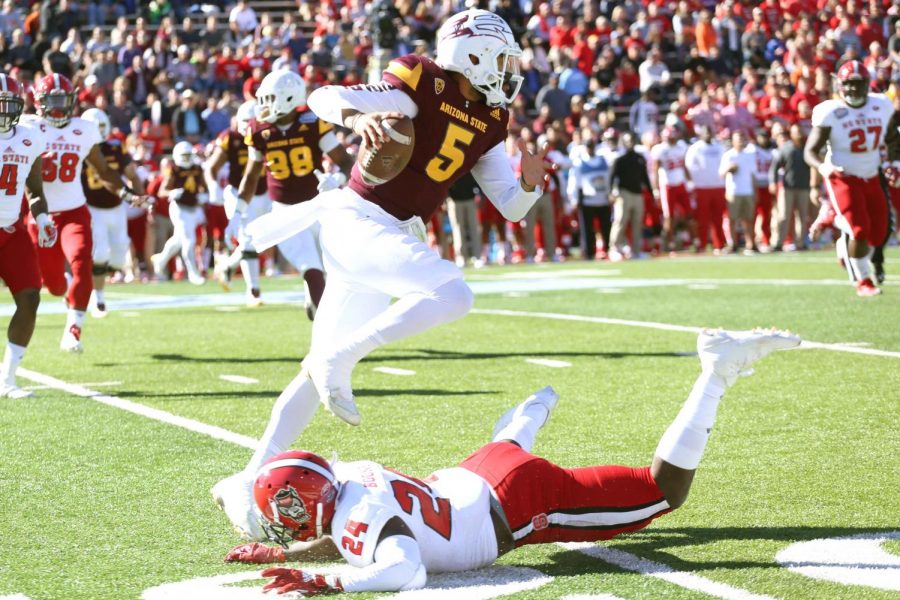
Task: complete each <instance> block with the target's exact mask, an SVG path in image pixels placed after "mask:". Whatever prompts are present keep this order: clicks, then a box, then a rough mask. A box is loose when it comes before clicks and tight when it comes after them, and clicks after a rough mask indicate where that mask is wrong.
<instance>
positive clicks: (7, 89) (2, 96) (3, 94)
mask: <svg viewBox="0 0 900 600" xmlns="http://www.w3.org/2000/svg"><path fill="white" fill-rule="evenodd" d="M24 108H25V100H23V99H22V86H21V85H19V82H18V81H16V80H15V79H13V78H12V77H10V76H9V75H6V74H5V73H0V133H6V132H7V131H9V130H10V129H12V128H13V126H14V125H15V124H16V123H18V122H19V117H21V116H22V110H23V109H24Z"/></svg>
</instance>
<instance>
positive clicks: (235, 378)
mask: <svg viewBox="0 0 900 600" xmlns="http://www.w3.org/2000/svg"><path fill="white" fill-rule="evenodd" d="M219 379H221V380H222V381H229V382H231V383H243V384H244V385H252V384H254V383H259V379H253V378H252V377H244V376H243V375H219Z"/></svg>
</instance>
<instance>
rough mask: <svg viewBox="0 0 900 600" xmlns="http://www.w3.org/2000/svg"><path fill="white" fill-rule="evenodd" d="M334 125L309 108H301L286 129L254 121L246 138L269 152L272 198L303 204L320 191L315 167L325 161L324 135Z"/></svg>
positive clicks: (268, 183)
mask: <svg viewBox="0 0 900 600" xmlns="http://www.w3.org/2000/svg"><path fill="white" fill-rule="evenodd" d="M333 129H334V125H332V124H331V123H328V122H326V121H322V120H321V119H319V117H317V116H316V115H315V114H314V113H313V112H312V111H309V110H304V111H299V112H297V117H296V119H295V120H294V122H293V123H292V124H291V126H290V127H288V128H287V129H284V130H282V129H281V128H279V127H277V126H275V125H272V124H269V123H262V122H258V121H256V120H255V119H254V120H251V121H250V123H249V125H248V126H247V135H246V137H245V138H244V141H245V142H246V143H247V145H248V146H252V147H253V148H256V149H257V150H259V151H260V152H262V153H263V155H264V156H265V161H266V185H267V187H268V189H269V198H271V199H272V200H274V201H275V202H281V203H282V204H299V203H301V202H305V201H306V200H312V199H313V198H315V197H316V196H317V195H318V194H319V191H318V189H317V188H318V186H319V180H318V179H317V178H316V175H315V173H313V171H314V170H316V169H317V168H319V165H321V164H322V148H321V145H322V144H321V141H322V138H323V137H325V136H326V135H327V134H328V133H329V132H331V131H332V130H333ZM329 150H330V148H329Z"/></svg>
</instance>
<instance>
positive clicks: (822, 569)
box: [775, 531, 900, 591]
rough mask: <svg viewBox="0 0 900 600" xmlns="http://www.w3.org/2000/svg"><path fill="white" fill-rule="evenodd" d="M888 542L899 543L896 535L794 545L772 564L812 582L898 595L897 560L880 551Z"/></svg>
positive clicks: (899, 575)
mask: <svg viewBox="0 0 900 600" xmlns="http://www.w3.org/2000/svg"><path fill="white" fill-rule="evenodd" d="M888 540H900V531H892V532H889V533H864V534H862V535H853V536H847V537H836V538H828V539H821V540H809V541H806V542H797V543H794V544H791V545H790V546H788V547H787V548H785V549H784V550H782V551H780V552H779V553H778V554H776V555H775V560H776V561H777V562H778V563H779V564H780V565H781V566H782V567H786V568H787V569H788V570H790V571H793V572H795V573H800V574H801V575H805V576H807V577H812V578H813V579H825V580H827V581H833V582H835V583H842V584H845V585H864V586H868V587H873V588H878V589H881V590H894V591H900V556H897V555H896V554H891V553H890V552H887V551H886V550H885V549H884V547H883V546H882V544H883V543H884V542H886V541H888Z"/></svg>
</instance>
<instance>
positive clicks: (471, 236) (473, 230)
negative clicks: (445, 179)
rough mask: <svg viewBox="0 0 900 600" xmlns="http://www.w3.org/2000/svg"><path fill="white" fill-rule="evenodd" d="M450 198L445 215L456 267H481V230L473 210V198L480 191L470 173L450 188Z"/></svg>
mask: <svg viewBox="0 0 900 600" xmlns="http://www.w3.org/2000/svg"><path fill="white" fill-rule="evenodd" d="M449 193H450V197H449V198H447V213H448V214H449V216H450V228H451V230H452V231H453V253H454V255H455V256H456V265H457V266H458V267H464V266H466V265H467V264H473V265H475V266H477V267H479V266H482V263H481V260H480V259H479V258H478V256H479V251H478V249H479V245H480V243H481V230H480V228H479V226H478V212H477V211H476V209H475V196H477V195H479V194H480V193H481V191H480V190H479V188H478V183H477V182H476V181H475V178H474V177H473V176H472V174H471V173H466V174H465V175H463V176H462V177H460V178H459V179H457V180H456V181H455V182H454V183H453V185H452V186H450V191H449Z"/></svg>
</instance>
